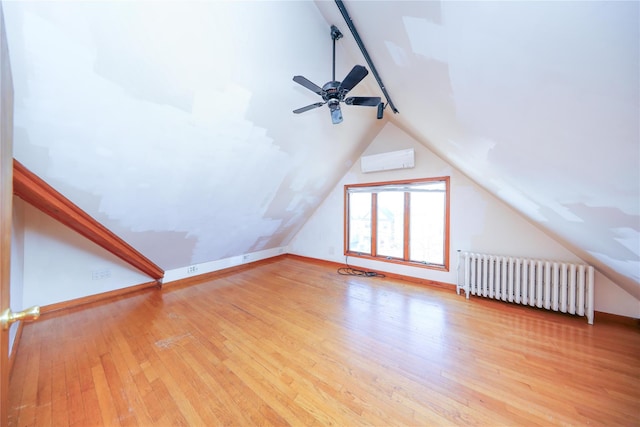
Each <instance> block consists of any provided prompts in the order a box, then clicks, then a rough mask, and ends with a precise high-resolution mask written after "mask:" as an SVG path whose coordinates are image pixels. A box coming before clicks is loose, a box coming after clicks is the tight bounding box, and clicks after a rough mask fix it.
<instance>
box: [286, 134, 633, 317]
mask: <svg viewBox="0 0 640 427" xmlns="http://www.w3.org/2000/svg"><path fill="white" fill-rule="evenodd" d="M407 148H413V149H414V150H415V153H416V160H415V163H416V166H415V168H413V169H402V170H395V171H383V172H374V173H369V174H363V173H361V172H360V164H359V162H358V163H356V164H354V165H353V167H352V168H351V169H350V170H349V172H348V173H347V174H346V175H345V176H344V177H343V178H342V179H341V180H340V182H339V183H338V185H337V186H336V187H335V188H334V189H333V190H332V192H331V193H330V195H329V196H328V197H327V199H325V201H324V202H323V203H322V204H321V205H320V207H319V208H318V209H317V210H316V212H315V213H314V214H313V216H312V217H311V218H310V219H309V221H307V223H306V224H305V225H304V227H303V228H302V229H301V230H300V232H299V233H298V234H297V235H296V236H295V237H294V239H293V240H292V242H291V243H290V244H289V252H290V253H293V254H297V255H302V256H307V257H312V258H318V259H324V260H329V261H335V262H344V261H345V257H344V255H343V253H344V252H343V251H344V248H343V241H344V238H343V216H344V206H343V204H344V195H343V193H344V185H345V184H356V183H365V182H379V181H390V180H400V179H409V178H426V177H436V176H450V177H451V189H450V191H451V211H450V215H451V216H450V220H451V224H450V254H449V256H450V269H449V271H448V272H442V271H436V270H429V269H424V268H418V267H407V266H401V265H397V264H391V263H384V262H379V261H370V260H365V259H360V258H349V260H348V261H349V264H350V265H352V266H359V267H364V268H370V269H375V270H378V271H386V272H391V273H396V274H402V275H406V276H412V277H418V278H423V279H429V280H436V281H439V282H444V283H450V284H455V283H456V280H457V279H456V259H457V255H456V254H457V250H458V249H459V250H463V251H466V250H471V251H477V252H485V253H495V254H506V255H515V256H525V257H531V258H545V259H557V260H564V261H570V262H581V260H580V259H579V258H578V257H577V256H576V255H574V254H573V253H572V252H571V251H569V250H567V249H566V248H565V247H563V246H562V245H560V244H559V243H557V242H556V241H555V240H554V239H552V238H551V237H549V236H548V235H546V234H544V233H543V232H541V231H540V229H538V228H537V227H535V226H534V225H533V224H532V223H530V222H529V221H527V220H526V219H524V217H522V216H521V215H520V214H518V213H517V212H516V211H514V210H513V209H511V208H510V207H508V206H507V205H505V204H504V203H503V202H501V201H500V200H498V199H497V198H496V197H494V196H493V195H491V194H489V193H488V192H487V191H485V190H483V189H482V188H480V187H479V186H477V185H476V184H475V183H473V182H472V181H471V180H469V179H468V178H467V177H466V176H465V175H463V174H462V173H460V172H459V171H458V170H456V169H454V168H453V167H452V166H451V165H449V164H448V163H446V162H444V161H443V160H442V159H441V158H439V157H438V156H436V155H435V154H434V153H433V152H431V151H430V150H429V149H427V148H425V147H424V146H423V145H422V144H420V143H418V142H416V141H415V140H414V139H413V138H411V137H410V136H409V135H407V134H406V133H405V132H403V131H402V130H400V129H399V128H397V127H396V126H394V125H393V124H392V123H388V124H387V125H386V126H385V127H384V128H383V129H382V131H381V132H380V133H379V134H378V135H377V136H376V138H374V140H373V142H372V143H371V144H370V145H369V147H368V148H367V149H366V150H365V152H364V153H363V155H370V154H379V153H383V152H389V151H396V150H401V149H407ZM622 293H624V291H622V290H621V289H620V288H618V287H617V286H616V285H615V284H613V283H611V282H610V281H608V280H607V279H606V278H604V276H602V275H600V274H597V276H596V300H595V309H596V310H598V311H606V312H609V313H615V314H620V315H625V316H630V317H640V302H639V301H638V300H636V299H634V298H633V297H631V296H630V295H628V294H626V293H625V294H626V295H622Z"/></svg>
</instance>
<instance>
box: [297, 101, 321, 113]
mask: <svg viewBox="0 0 640 427" xmlns="http://www.w3.org/2000/svg"><path fill="white" fill-rule="evenodd" d="M323 105H324V102H316V103H315V104H311V105H307V106H306V107H302V108H298V109H297V110H293V112H294V113H296V114H300V113H304V112H305V111H309V110H313V109H314V108H318V107H322V106H323Z"/></svg>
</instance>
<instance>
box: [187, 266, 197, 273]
mask: <svg viewBox="0 0 640 427" xmlns="http://www.w3.org/2000/svg"><path fill="white" fill-rule="evenodd" d="M197 271H198V266H197V265H192V266H190V267H188V268H187V273H188V274H193V273H195V272H197Z"/></svg>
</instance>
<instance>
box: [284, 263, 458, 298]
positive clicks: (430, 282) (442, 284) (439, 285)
mask: <svg viewBox="0 0 640 427" xmlns="http://www.w3.org/2000/svg"><path fill="white" fill-rule="evenodd" d="M284 256H286V257H287V258H292V259H298V260H300V261H307V262H311V263H314V264H319V265H328V266H332V267H335V268H336V269H338V268H340V267H344V266H345V264H342V263H339V262H335V261H327V260H324V259H318V258H310V257H306V256H303V255H295V254H286V255H284ZM349 256H351V255H349ZM373 260H374V261H380V260H376V259H373ZM405 265H406V264H405ZM352 267H353V266H352ZM355 267H356V268H361V267H357V266H355ZM373 271H375V272H376V273H380V274H384V276H385V277H389V278H392V279H400V280H404V281H405V282H411V283H416V284H419V285H426V286H433V287H436V288H442V289H446V290H450V291H453V292H455V291H456V285H455V284H453V283H446V282H438V281H437V280H430V279H421V278H419V277H413V276H405V275H403V274H396V273H389V272H386V271H379V270H373Z"/></svg>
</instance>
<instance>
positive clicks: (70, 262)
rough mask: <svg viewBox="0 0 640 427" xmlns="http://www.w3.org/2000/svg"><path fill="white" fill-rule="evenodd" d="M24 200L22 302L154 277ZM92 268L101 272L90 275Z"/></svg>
mask: <svg viewBox="0 0 640 427" xmlns="http://www.w3.org/2000/svg"><path fill="white" fill-rule="evenodd" d="M22 205H23V208H24V212H23V213H24V218H23V221H24V222H23V226H24V242H23V250H24V254H23V258H24V276H23V280H24V288H23V300H22V303H23V306H24V307H29V306H32V305H41V306H42V305H49V304H54V303H58V302H63V301H69V300H72V299H76V298H82V297H86V296H89V295H95V294H99V293H102V292H108V291H113V290H116V289H121V288H126V287H129V286H135V285H139V284H141V283H146V282H150V281H152V280H153V279H151V278H149V277H148V276H146V275H145V274H143V273H140V272H139V271H138V270H136V269H134V268H133V267H131V266H129V265H128V264H126V263H125V262H124V261H121V260H120V259H119V258H117V257H116V256H115V255H113V254H111V253H109V252H108V251H106V250H104V249H102V248H101V247H100V246H98V245H96V244H95V243H93V242H91V241H89V240H87V239H85V238H84V237H82V236H81V235H80V234H78V233H76V232H75V231H73V230H71V229H69V228H67V227H66V226H64V225H62V224H60V223H59V222H57V221H55V220H54V219H52V218H50V217H49V216H47V215H45V214H44V213H42V212H40V211H39V210H37V209H35V208H34V207H32V206H31V205H29V204H27V203H22ZM95 273H100V274H101V276H100V275H99V274H98V275H97V276H96V277H95V278H94V275H95ZM12 302H13V301H12Z"/></svg>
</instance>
